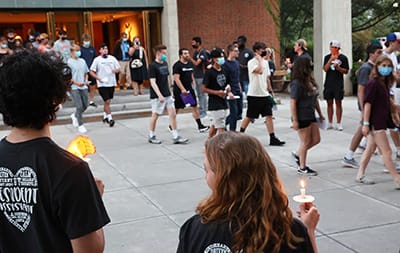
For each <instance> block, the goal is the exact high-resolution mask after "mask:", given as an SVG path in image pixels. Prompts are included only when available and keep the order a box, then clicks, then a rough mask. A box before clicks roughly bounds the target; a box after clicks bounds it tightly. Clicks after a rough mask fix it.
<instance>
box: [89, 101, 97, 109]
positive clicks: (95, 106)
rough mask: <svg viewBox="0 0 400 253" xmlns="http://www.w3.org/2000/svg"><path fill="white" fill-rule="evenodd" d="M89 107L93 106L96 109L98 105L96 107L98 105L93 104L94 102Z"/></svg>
mask: <svg viewBox="0 0 400 253" xmlns="http://www.w3.org/2000/svg"><path fill="white" fill-rule="evenodd" d="M89 106H93V107H94V108H97V105H96V103H95V102H93V101H92V102H90V103H89Z"/></svg>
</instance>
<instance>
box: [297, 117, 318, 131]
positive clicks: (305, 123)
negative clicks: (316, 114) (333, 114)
mask: <svg viewBox="0 0 400 253" xmlns="http://www.w3.org/2000/svg"><path fill="white" fill-rule="evenodd" d="M298 122H299V129H302V128H307V127H309V126H311V123H315V122H317V119H316V118H313V119H309V120H299V121H298Z"/></svg>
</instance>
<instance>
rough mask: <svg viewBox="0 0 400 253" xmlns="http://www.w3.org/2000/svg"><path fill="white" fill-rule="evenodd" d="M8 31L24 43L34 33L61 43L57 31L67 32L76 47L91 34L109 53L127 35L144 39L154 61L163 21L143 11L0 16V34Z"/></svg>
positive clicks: (60, 12) (3, 14)
mask: <svg viewBox="0 0 400 253" xmlns="http://www.w3.org/2000/svg"><path fill="white" fill-rule="evenodd" d="M9 28H12V29H14V31H15V33H16V34H17V35H19V36H21V37H22V39H23V40H25V39H26V38H27V36H28V32H29V31H31V30H33V31H36V32H39V33H44V32H45V33H47V34H49V38H50V39H51V40H53V41H55V40H57V39H58V36H57V34H58V31H59V30H60V29H63V30H65V31H67V33H68V37H69V38H71V39H73V40H74V42H75V43H77V44H80V43H81V41H80V40H81V35H82V34H83V33H89V34H90V35H91V36H92V40H93V41H92V44H93V46H94V47H95V48H97V47H98V46H99V45H100V44H101V43H103V42H104V43H107V44H108V46H109V48H110V52H112V51H113V48H114V44H115V42H116V41H117V40H118V39H119V38H120V34H121V32H123V31H124V32H127V33H128V36H129V39H133V37H135V36H139V37H140V38H141V42H142V45H143V46H144V48H145V49H146V50H147V53H148V55H149V58H150V59H152V56H153V52H152V50H151V48H153V47H154V46H155V45H157V44H160V43H161V18H160V11H159V10H141V11H119V10H113V11H97V10H96V11H62V10H54V11H50V12H45V11H31V12H27V11H17V10H15V11H11V12H10V11H9V12H0V31H1V35H2V36H6V33H7V30H8V29H9Z"/></svg>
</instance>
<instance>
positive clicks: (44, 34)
mask: <svg viewBox="0 0 400 253" xmlns="http://www.w3.org/2000/svg"><path fill="white" fill-rule="evenodd" d="M48 38H49V35H48V34H47V33H41V34H40V39H41V40H43V39H48Z"/></svg>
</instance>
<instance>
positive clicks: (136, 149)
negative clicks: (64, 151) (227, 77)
mask: <svg viewBox="0 0 400 253" xmlns="http://www.w3.org/2000/svg"><path fill="white" fill-rule="evenodd" d="M321 105H322V108H323V110H324V112H325V111H326V109H325V108H326V106H325V103H321ZM356 108H357V107H356V99H355V98H354V97H346V98H345V99H344V116H343V118H344V119H343V127H344V131H343V132H338V131H335V130H329V131H321V143H320V144H319V145H317V146H316V147H315V148H314V149H312V150H311V152H310V153H309V156H308V161H309V162H308V163H309V166H310V167H311V168H313V169H315V170H317V171H318V172H319V175H318V176H316V177H310V178H307V180H306V184H307V186H306V188H307V193H308V194H312V195H314V196H315V198H316V200H315V205H316V206H317V207H318V209H319V212H320V214H321V219H320V222H319V224H318V227H317V230H318V231H317V236H318V237H317V243H318V248H319V252H323V253H337V252H341V253H347V252H359V253H377V252H387V253H397V252H399V250H400V241H399V235H400V191H398V190H397V191H396V190H394V184H393V183H392V179H391V177H390V175H388V174H384V173H383V169H384V167H383V165H382V164H383V163H382V160H381V158H380V157H379V156H374V157H373V158H372V160H371V162H370V165H369V167H368V169H367V173H368V175H369V176H370V177H371V178H373V179H374V180H376V182H377V183H376V184H375V185H368V186H367V185H360V184H357V183H355V182H354V178H355V175H356V170H355V169H351V168H344V167H342V165H341V159H342V158H343V155H344V153H345V152H346V150H347V148H348V145H349V143H350V139H351V137H352V135H353V133H354V131H355V129H356V127H357V123H358V121H359V112H358V111H357V109H356ZM275 115H276V119H275V121H274V122H275V132H276V135H277V136H278V137H279V138H280V139H282V140H284V141H286V145H285V146H284V147H270V146H268V142H269V137H268V135H267V134H266V130H265V126H264V124H263V119H258V120H257V121H256V122H255V123H254V124H251V125H250V126H249V128H248V131H247V133H248V134H250V135H254V136H257V137H258V138H259V140H260V141H261V142H262V143H264V144H265V148H266V149H267V151H268V153H269V154H270V156H271V157H272V159H273V161H274V163H275V165H276V166H277V168H278V171H279V175H280V177H281V179H282V181H283V184H284V186H285V189H286V191H287V193H288V195H289V199H290V200H291V199H292V197H293V196H294V195H297V194H299V179H300V176H298V175H297V174H296V165H295V163H294V162H293V161H292V160H291V156H290V152H291V151H292V150H296V149H297V146H298V137H297V134H296V132H295V131H293V130H292V129H290V128H289V119H290V115H289V100H288V98H287V97H282V104H281V105H279V106H278V111H277V112H276V113H275ZM148 123H149V118H147V117H143V118H135V119H123V120H117V121H116V124H115V126H114V127H113V128H110V127H108V126H106V125H103V124H102V123H101V122H100V121H96V122H89V123H87V124H85V125H86V128H87V129H88V133H87V135H88V136H89V137H90V138H91V139H92V141H93V142H94V144H95V145H96V147H97V153H96V154H94V155H91V156H90V158H91V161H90V162H89V164H90V167H91V168H92V170H93V173H94V175H95V176H97V177H99V178H101V179H103V181H104V183H105V185H106V190H105V194H104V201H105V204H106V207H107V210H108V212H109V215H110V217H111V220H112V222H111V224H109V225H108V226H106V228H105V234H106V251H105V252H112V253H132V252H135V253H136V252H138V253H141V252H175V251H176V246H177V244H178V233H179V227H180V225H181V224H182V223H183V222H184V221H185V220H186V219H187V218H189V217H190V216H191V215H193V213H194V209H195V207H196V204H197V203H198V202H199V201H200V200H201V199H202V198H204V197H205V196H206V195H207V194H209V189H208V187H207V185H206V183H205V180H204V171H203V153H204V152H203V150H204V149H203V144H204V141H205V139H206V138H207V134H200V133H198V132H197V130H196V127H195V126H196V124H195V122H194V120H193V119H192V118H191V114H189V113H185V114H179V115H178V127H179V130H180V134H181V135H182V136H184V137H187V138H189V139H190V143H189V144H187V145H174V144H172V140H171V136H170V134H169V132H168V131H167V126H168V117H167V116H163V117H161V118H160V119H159V121H158V124H157V131H156V133H157V137H159V138H160V139H162V140H163V144H161V145H154V144H149V143H148V142H147V128H148ZM51 130H52V136H53V138H54V139H55V140H56V142H57V143H58V144H59V145H61V146H63V147H67V145H68V142H69V141H70V140H71V139H72V138H74V137H75V136H76V135H77V131H76V129H75V128H74V127H72V125H71V124H66V125H56V126H53V127H52V129H51ZM7 133H8V130H3V131H0V134H1V136H5V135H7ZM356 155H357V156H356V159H357V160H359V158H360V155H361V153H360V152H357V154H356ZM290 205H291V207H292V208H293V209H294V210H296V209H297V204H296V203H294V202H293V201H292V200H291V203H290Z"/></svg>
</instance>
